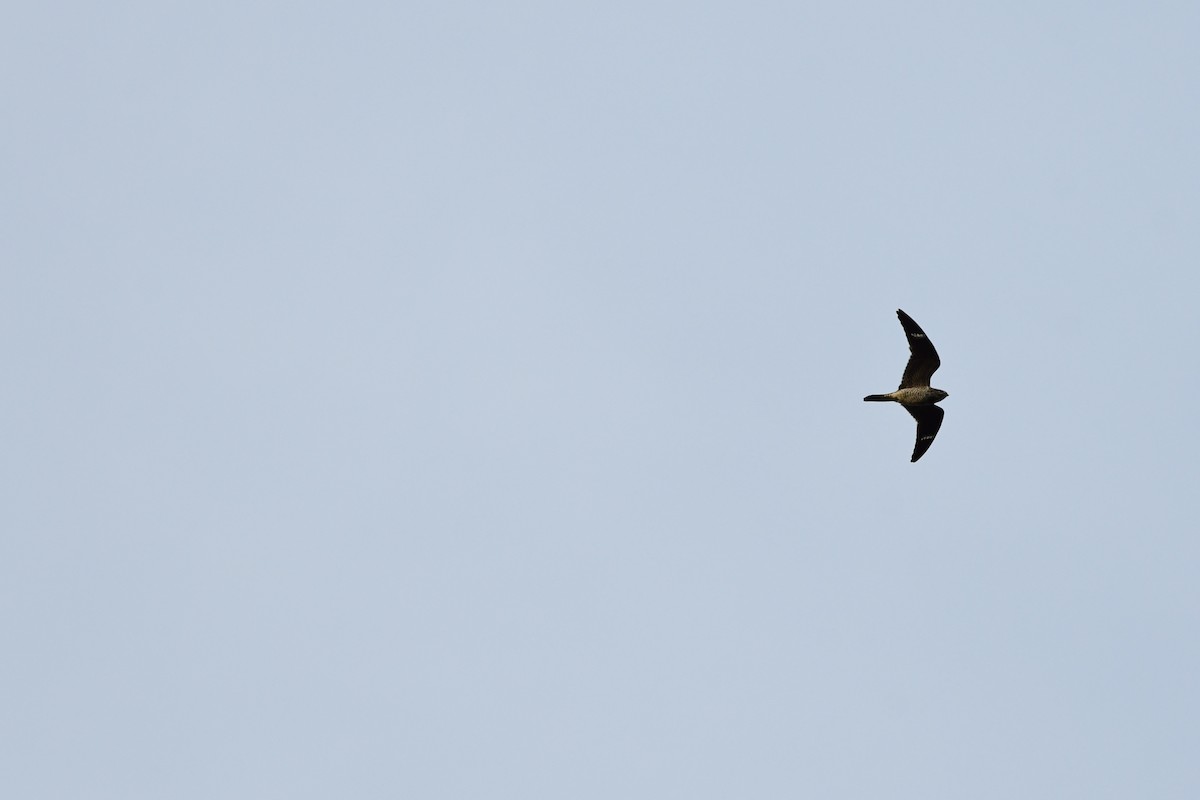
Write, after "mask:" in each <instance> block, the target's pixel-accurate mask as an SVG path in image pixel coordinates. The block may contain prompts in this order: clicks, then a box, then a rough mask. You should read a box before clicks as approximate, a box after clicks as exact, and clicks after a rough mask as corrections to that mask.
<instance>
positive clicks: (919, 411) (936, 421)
mask: <svg viewBox="0 0 1200 800" xmlns="http://www.w3.org/2000/svg"><path fill="white" fill-rule="evenodd" d="M896 316H898V317H899V318H900V324H901V325H902V326H903V327H904V333H905V335H906V336H907V337H908V349H909V352H910V353H911V355H910V356H909V357H908V366H906V367H905V368H904V377H903V378H901V379H900V388H899V389H897V390H896V391H894V392H888V393H887V394H869V395H867V396H866V397H864V398H863V400H866V401H869V402H877V403H887V402H895V403H899V404H900V405H902V406H904V410H905V411H907V412H908V413H909V414H912V415H913V419H915V420H916V421H917V443H916V446H914V447H913V454H912V460H913V461H916V460H917V459H918V458H920V457H921V456H923V455H925V451H926V450H928V449H929V446H930V445H931V444H933V437H935V436H937V433H938V429H939V428H941V427H942V417H943V416H944V415H945V412H944V411H942V409H940V408H938V407H937V406H935V405H934V403H938V402H941V401H942V400H945V399H946V398H947V397H949V396H950V394H949V393H948V392H943V391H942V390H941V389H934V388H933V387H931V386H930V385H929V379H930V378H932V377H933V373H935V372H937V368H938V367H940V366H941V365H942V360H941V359H940V358H938V354H937V350H934V349H933V342H931V341H929V337H928V336H926V335H925V331H923V330H921V326H920V325H918V324H917V323H915V322H913V318H912V317H910V316H909V315H908V314H905V313H904V312H903V311H901V310H900V309H896Z"/></svg>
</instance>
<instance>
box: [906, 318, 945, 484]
mask: <svg viewBox="0 0 1200 800" xmlns="http://www.w3.org/2000/svg"><path fill="white" fill-rule="evenodd" d="M896 316H897V317H899V318H900V324H901V325H902V326H904V333H905V335H906V336H907V337H908V350H909V352H910V353H911V355H910V356H909V357H908V366H906V367H905V368H904V377H903V378H901V379H900V388H901V389H909V388H912V387H914V386H928V385H929V379H930V378H932V377H933V373H935V372H937V368H938V367H940V366H941V365H942V360H941V359H940V358H938V354H937V350H934V349H933V342H931V341H929V337H928V336H926V335H925V331H923V330H921V326H920V325H918V324H917V323H915V322H913V318H912V317H910V316H909V315H908V314H905V313H904V312H903V311H901V310H900V309H896ZM938 422H939V423H940V422H941V417H938ZM934 431H935V432H936V431H937V429H936V428H935V429H934ZM922 452H924V451H922ZM916 460H917V459H915V458H914V459H913V461H916Z"/></svg>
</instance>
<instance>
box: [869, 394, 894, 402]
mask: <svg viewBox="0 0 1200 800" xmlns="http://www.w3.org/2000/svg"><path fill="white" fill-rule="evenodd" d="M891 399H892V398H890V397H888V396H887V395H886V394H869V395H867V396H866V397H864V398H863V400H866V401H867V402H868V403H886V402H888V401H890V400H891Z"/></svg>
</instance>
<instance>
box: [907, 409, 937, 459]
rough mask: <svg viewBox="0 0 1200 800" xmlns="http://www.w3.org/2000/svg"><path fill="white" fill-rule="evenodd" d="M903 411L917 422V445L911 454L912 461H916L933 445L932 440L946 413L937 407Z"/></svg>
mask: <svg viewBox="0 0 1200 800" xmlns="http://www.w3.org/2000/svg"><path fill="white" fill-rule="evenodd" d="M904 409H905V410H906V411H907V412H908V413H910V414H912V415H913V419H915V420H916V421H917V443H916V445H915V446H914V447H913V454H912V460H913V461H916V460H917V459H918V458H920V457H921V456H923V455H925V451H926V450H928V449H929V446H930V445H931V444H933V438H934V437H935V436H937V432H938V430H939V429H940V428H941V427H942V417H944V416H946V412H945V411H942V409H941V408H939V407H938V406H905V407H904Z"/></svg>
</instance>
